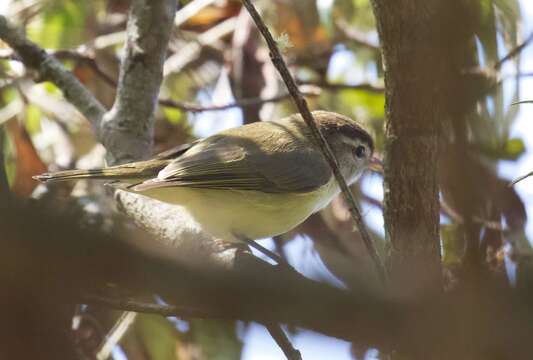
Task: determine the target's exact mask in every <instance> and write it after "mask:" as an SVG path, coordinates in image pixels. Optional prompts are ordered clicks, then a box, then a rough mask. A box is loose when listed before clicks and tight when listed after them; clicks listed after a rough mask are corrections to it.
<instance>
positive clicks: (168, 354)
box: [135, 314, 180, 360]
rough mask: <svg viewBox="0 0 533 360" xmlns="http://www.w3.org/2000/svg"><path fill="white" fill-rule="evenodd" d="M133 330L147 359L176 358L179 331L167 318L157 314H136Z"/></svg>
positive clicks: (164, 359)
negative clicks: (142, 346)
mask: <svg viewBox="0 0 533 360" xmlns="http://www.w3.org/2000/svg"><path fill="white" fill-rule="evenodd" d="M135 332H136V333H137V336H138V338H139V340H140V341H141V342H142V344H143V345H144V348H145V350H146V352H147V355H148V359H152V360H176V359H177V358H178V357H177V349H178V347H179V344H180V339H179V336H180V333H179V332H178V330H177V329H176V328H175V326H174V324H172V323H171V322H170V321H169V320H168V319H166V318H164V317H162V316H159V315H148V314H138V315H137V319H136V321H135Z"/></svg>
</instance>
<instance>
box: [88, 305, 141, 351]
mask: <svg viewBox="0 0 533 360" xmlns="http://www.w3.org/2000/svg"><path fill="white" fill-rule="evenodd" d="M136 317H137V313H135V312H123V313H122V314H121V315H120V318H119V319H118V320H117V322H116V323H115V325H114V326H113V327H112V328H111V330H109V332H108V333H107V335H106V337H105V338H104V341H103V343H102V344H100V346H99V349H100V350H98V353H97V354H96V359H97V360H107V359H108V358H109V357H110V356H111V352H112V351H113V348H114V347H115V345H116V344H118V343H119V342H120V340H121V339H122V337H123V336H124V334H126V331H128V329H129V328H130V326H131V325H132V324H133V322H134V321H135V318H136Z"/></svg>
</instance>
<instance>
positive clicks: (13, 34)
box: [0, 15, 106, 136]
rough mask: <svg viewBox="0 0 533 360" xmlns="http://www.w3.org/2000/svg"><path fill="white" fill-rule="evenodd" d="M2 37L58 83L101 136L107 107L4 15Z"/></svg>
mask: <svg viewBox="0 0 533 360" xmlns="http://www.w3.org/2000/svg"><path fill="white" fill-rule="evenodd" d="M0 39H2V40H3V41H5V42H6V43H7V44H8V45H9V46H10V47H11V48H13V49H14V50H15V51H16V52H17V53H18V55H19V56H20V58H21V60H22V62H23V63H24V65H26V66H27V67H29V68H32V69H34V70H36V71H38V73H39V75H40V77H41V78H42V79H44V80H49V81H51V82H52V83H54V84H55V85H56V86H57V87H58V88H59V89H60V90H61V91H62V92H63V95H64V96H65V98H66V99H67V101H69V102H70V103H71V104H73V105H74V106H75V107H76V108H77V109H78V110H79V111H80V112H81V113H82V114H83V115H84V116H85V117H86V118H87V120H89V122H90V123H91V125H92V126H93V128H94V130H95V133H96V135H97V136H100V135H101V134H100V132H99V129H100V121H101V120H102V118H103V116H104V114H105V112H106V109H105V108H104V106H103V105H102V104H100V102H99V101H98V100H97V99H96V98H95V97H94V96H93V95H92V94H91V93H90V91H89V90H88V89H87V88H86V87H85V86H83V85H82V84H81V83H80V82H79V81H78V79H77V78H76V77H75V76H74V75H73V74H72V73H71V72H69V71H68V70H66V69H65V68H64V67H63V65H62V64H61V63H60V62H59V61H58V60H57V59H55V58H54V57H53V56H50V55H48V54H47V53H46V51H44V50H43V49H41V48H40V47H38V46H37V45H36V44H34V43H33V42H31V41H29V40H28V39H26V38H25V37H24V35H23V34H22V33H21V32H20V31H19V30H17V29H16V28H15V27H14V26H13V25H12V24H10V23H9V21H8V20H7V19H6V18H5V17H4V16H1V15H0Z"/></svg>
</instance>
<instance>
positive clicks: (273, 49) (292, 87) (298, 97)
mask: <svg viewBox="0 0 533 360" xmlns="http://www.w3.org/2000/svg"><path fill="white" fill-rule="evenodd" d="M242 2H243V4H244V6H245V7H246V9H247V10H248V12H249V13H250V16H251V17H252V19H253V20H254V22H255V24H256V26H257V28H258V29H259V31H260V32H261V34H262V35H263V37H264V38H265V41H266V43H267V45H268V48H269V50H270V56H271V58H272V62H273V63H274V65H275V66H276V69H277V70H278V72H279V73H280V75H281V77H282V79H283V81H284V82H285V84H286V86H287V89H288V90H289V93H290V94H291V95H292V97H293V100H294V103H295V105H296V107H297V108H298V110H299V111H300V113H301V114H302V117H303V119H304V121H305V123H306V124H307V126H308V127H309V128H310V129H311V133H312V134H313V137H314V139H315V141H316V142H317V144H318V145H319V146H320V149H321V150H322V153H323V154H324V157H325V158H326V160H327V162H328V164H329V165H330V167H331V169H332V171H333V174H334V175H335V179H336V180H337V182H338V184H339V187H340V189H341V191H342V194H343V196H344V199H345V200H346V203H347V205H348V209H349V211H350V215H351V217H352V219H353V220H354V222H355V223H356V225H357V228H358V229H359V232H360V234H361V238H362V239H363V241H364V243H365V245H366V247H367V250H368V253H369V255H370V257H371V258H372V260H373V261H374V263H375V266H376V271H377V272H378V273H379V275H380V277H381V279H382V280H383V281H385V278H386V274H385V268H384V266H383V263H382V262H381V259H380V258H379V255H378V253H377V251H376V248H375V247H374V244H373V242H372V239H371V238H370V234H369V232H368V230H367V228H366V226H365V224H364V222H363V218H362V215H361V211H360V210H359V208H358V207H357V205H356V203H355V200H354V198H353V195H352V193H351V191H350V189H349V188H348V185H347V184H346V181H345V180H344V177H343V176H342V173H341V172H340V169H339V166H338V162H337V159H336V158H335V155H334V154H333V152H332V150H331V148H330V146H329V144H328V142H327V141H326V139H325V138H324V136H323V135H322V133H320V130H318V127H317V125H316V122H315V120H314V119H313V115H311V112H310V111H309V107H308V106H307V102H306V100H305V98H304V97H303V95H302V93H301V92H300V90H299V89H298V86H297V85H296V82H295V81H294V79H293V77H292V75H291V74H290V72H289V69H288V68H287V65H286V64H285V61H284V60H283V57H282V56H281V53H280V51H279V49H278V46H277V44H276V41H275V40H274V38H273V37H272V34H271V33H270V30H269V29H268V27H267V26H266V25H265V23H264V22H263V19H262V18H261V16H260V15H259V13H258V12H257V10H256V9H255V7H254V5H253V4H252V3H251V1H250V0H243V1H242Z"/></svg>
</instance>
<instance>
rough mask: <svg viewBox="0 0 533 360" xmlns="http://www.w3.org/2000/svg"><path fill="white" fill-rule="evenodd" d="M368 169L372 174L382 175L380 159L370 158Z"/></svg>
mask: <svg viewBox="0 0 533 360" xmlns="http://www.w3.org/2000/svg"><path fill="white" fill-rule="evenodd" d="M368 169H369V170H370V171H373V172H377V173H380V174H383V162H382V161H381V159H379V158H377V157H375V156H372V157H371V158H370V162H369V163H368Z"/></svg>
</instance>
